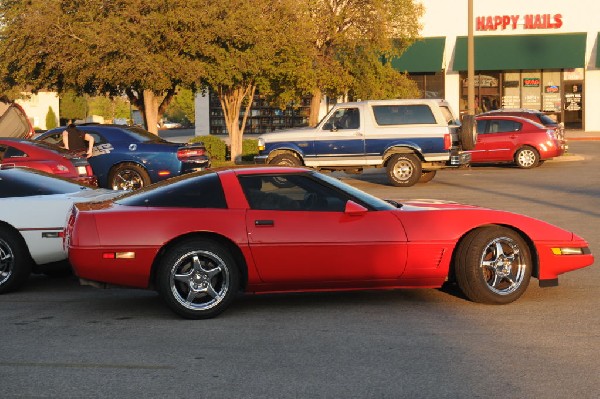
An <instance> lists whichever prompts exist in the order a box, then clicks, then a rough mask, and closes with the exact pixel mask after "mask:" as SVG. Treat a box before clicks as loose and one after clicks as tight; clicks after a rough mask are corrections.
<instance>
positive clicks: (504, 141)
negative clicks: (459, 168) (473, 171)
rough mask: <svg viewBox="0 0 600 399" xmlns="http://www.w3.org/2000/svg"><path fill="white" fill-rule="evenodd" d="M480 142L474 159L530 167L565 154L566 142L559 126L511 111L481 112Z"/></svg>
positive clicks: (478, 140)
mask: <svg viewBox="0 0 600 399" xmlns="http://www.w3.org/2000/svg"><path fill="white" fill-rule="evenodd" d="M476 119H477V143H476V145H475V148H474V149H473V150H471V151H469V152H470V153H471V163H474V164H476V163H502V162H510V163H514V164H515V165H517V166H518V167H520V168H524V169H529V168H534V167H536V166H538V165H541V164H542V163H543V162H544V161H545V160H547V159H551V158H556V157H558V156H561V155H563V154H564V152H565V149H566V142H565V140H564V139H562V138H561V137H558V135H559V133H558V131H557V130H556V129H553V128H546V127H544V126H543V125H541V124H539V123H536V122H533V121H532V120H531V119H526V118H521V117H517V116H510V115H503V114H498V115H489V116H487V115H479V116H477V118H476Z"/></svg>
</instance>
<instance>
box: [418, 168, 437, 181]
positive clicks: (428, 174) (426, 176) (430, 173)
mask: <svg viewBox="0 0 600 399" xmlns="http://www.w3.org/2000/svg"><path fill="white" fill-rule="evenodd" d="M436 173H437V171H436V170H426V171H423V172H422V173H421V177H420V178H419V183H429V182H430V181H431V180H433V178H434V177H435V175H436Z"/></svg>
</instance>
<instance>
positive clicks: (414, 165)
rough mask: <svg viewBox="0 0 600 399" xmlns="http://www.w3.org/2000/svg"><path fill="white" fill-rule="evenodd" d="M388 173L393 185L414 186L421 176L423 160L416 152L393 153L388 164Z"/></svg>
mask: <svg viewBox="0 0 600 399" xmlns="http://www.w3.org/2000/svg"><path fill="white" fill-rule="evenodd" d="M387 175H388V179H389V180H390V183H391V184H392V185H393V186H396V187H410V186H413V185H415V184H416V183H417V182H418V181H419V179H420V178H421V160H420V159H419V158H418V157H417V156H416V155H415V154H395V155H392V157H391V158H390V160H389V161H388V164H387Z"/></svg>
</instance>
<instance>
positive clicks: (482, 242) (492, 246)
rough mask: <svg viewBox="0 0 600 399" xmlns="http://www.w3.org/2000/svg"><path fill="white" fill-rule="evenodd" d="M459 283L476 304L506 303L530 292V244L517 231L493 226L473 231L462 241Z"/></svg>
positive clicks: (459, 256) (457, 266)
mask: <svg viewBox="0 0 600 399" xmlns="http://www.w3.org/2000/svg"><path fill="white" fill-rule="evenodd" d="M455 259H456V261H455V265H454V266H455V274H456V281H457V283H458V286H459V288H460V289H461V291H462V292H463V293H464V294H465V295H466V296H467V298H469V299H470V300H472V301H474V302H481V303H488V304H506V303H510V302H513V301H515V300H516V299H517V298H519V297H520V296H521V295H522V294H523V293H524V292H525V290H526V289H527V285H528V284H529V279H530V277H531V270H532V268H533V265H532V260H531V254H530V251H529V247H528V245H527V243H526V242H525V241H524V240H523V238H522V237H521V236H520V235H519V234H518V233H517V232H515V231H513V230H511V229H508V228H505V227H500V226H490V227H483V228H479V229H477V230H474V231H472V232H470V233H469V234H467V235H466V236H465V238H464V239H463V240H462V241H461V242H460V244H459V246H458V249H457V253H456V258H455Z"/></svg>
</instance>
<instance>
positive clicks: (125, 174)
mask: <svg viewBox="0 0 600 399" xmlns="http://www.w3.org/2000/svg"><path fill="white" fill-rule="evenodd" d="M142 187H144V179H143V178H142V176H141V175H140V174H139V173H138V172H137V171H136V170H134V169H121V170H119V172H118V173H117V174H116V175H115V177H114V179H113V184H112V188H113V190H137V189H140V188H142Z"/></svg>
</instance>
